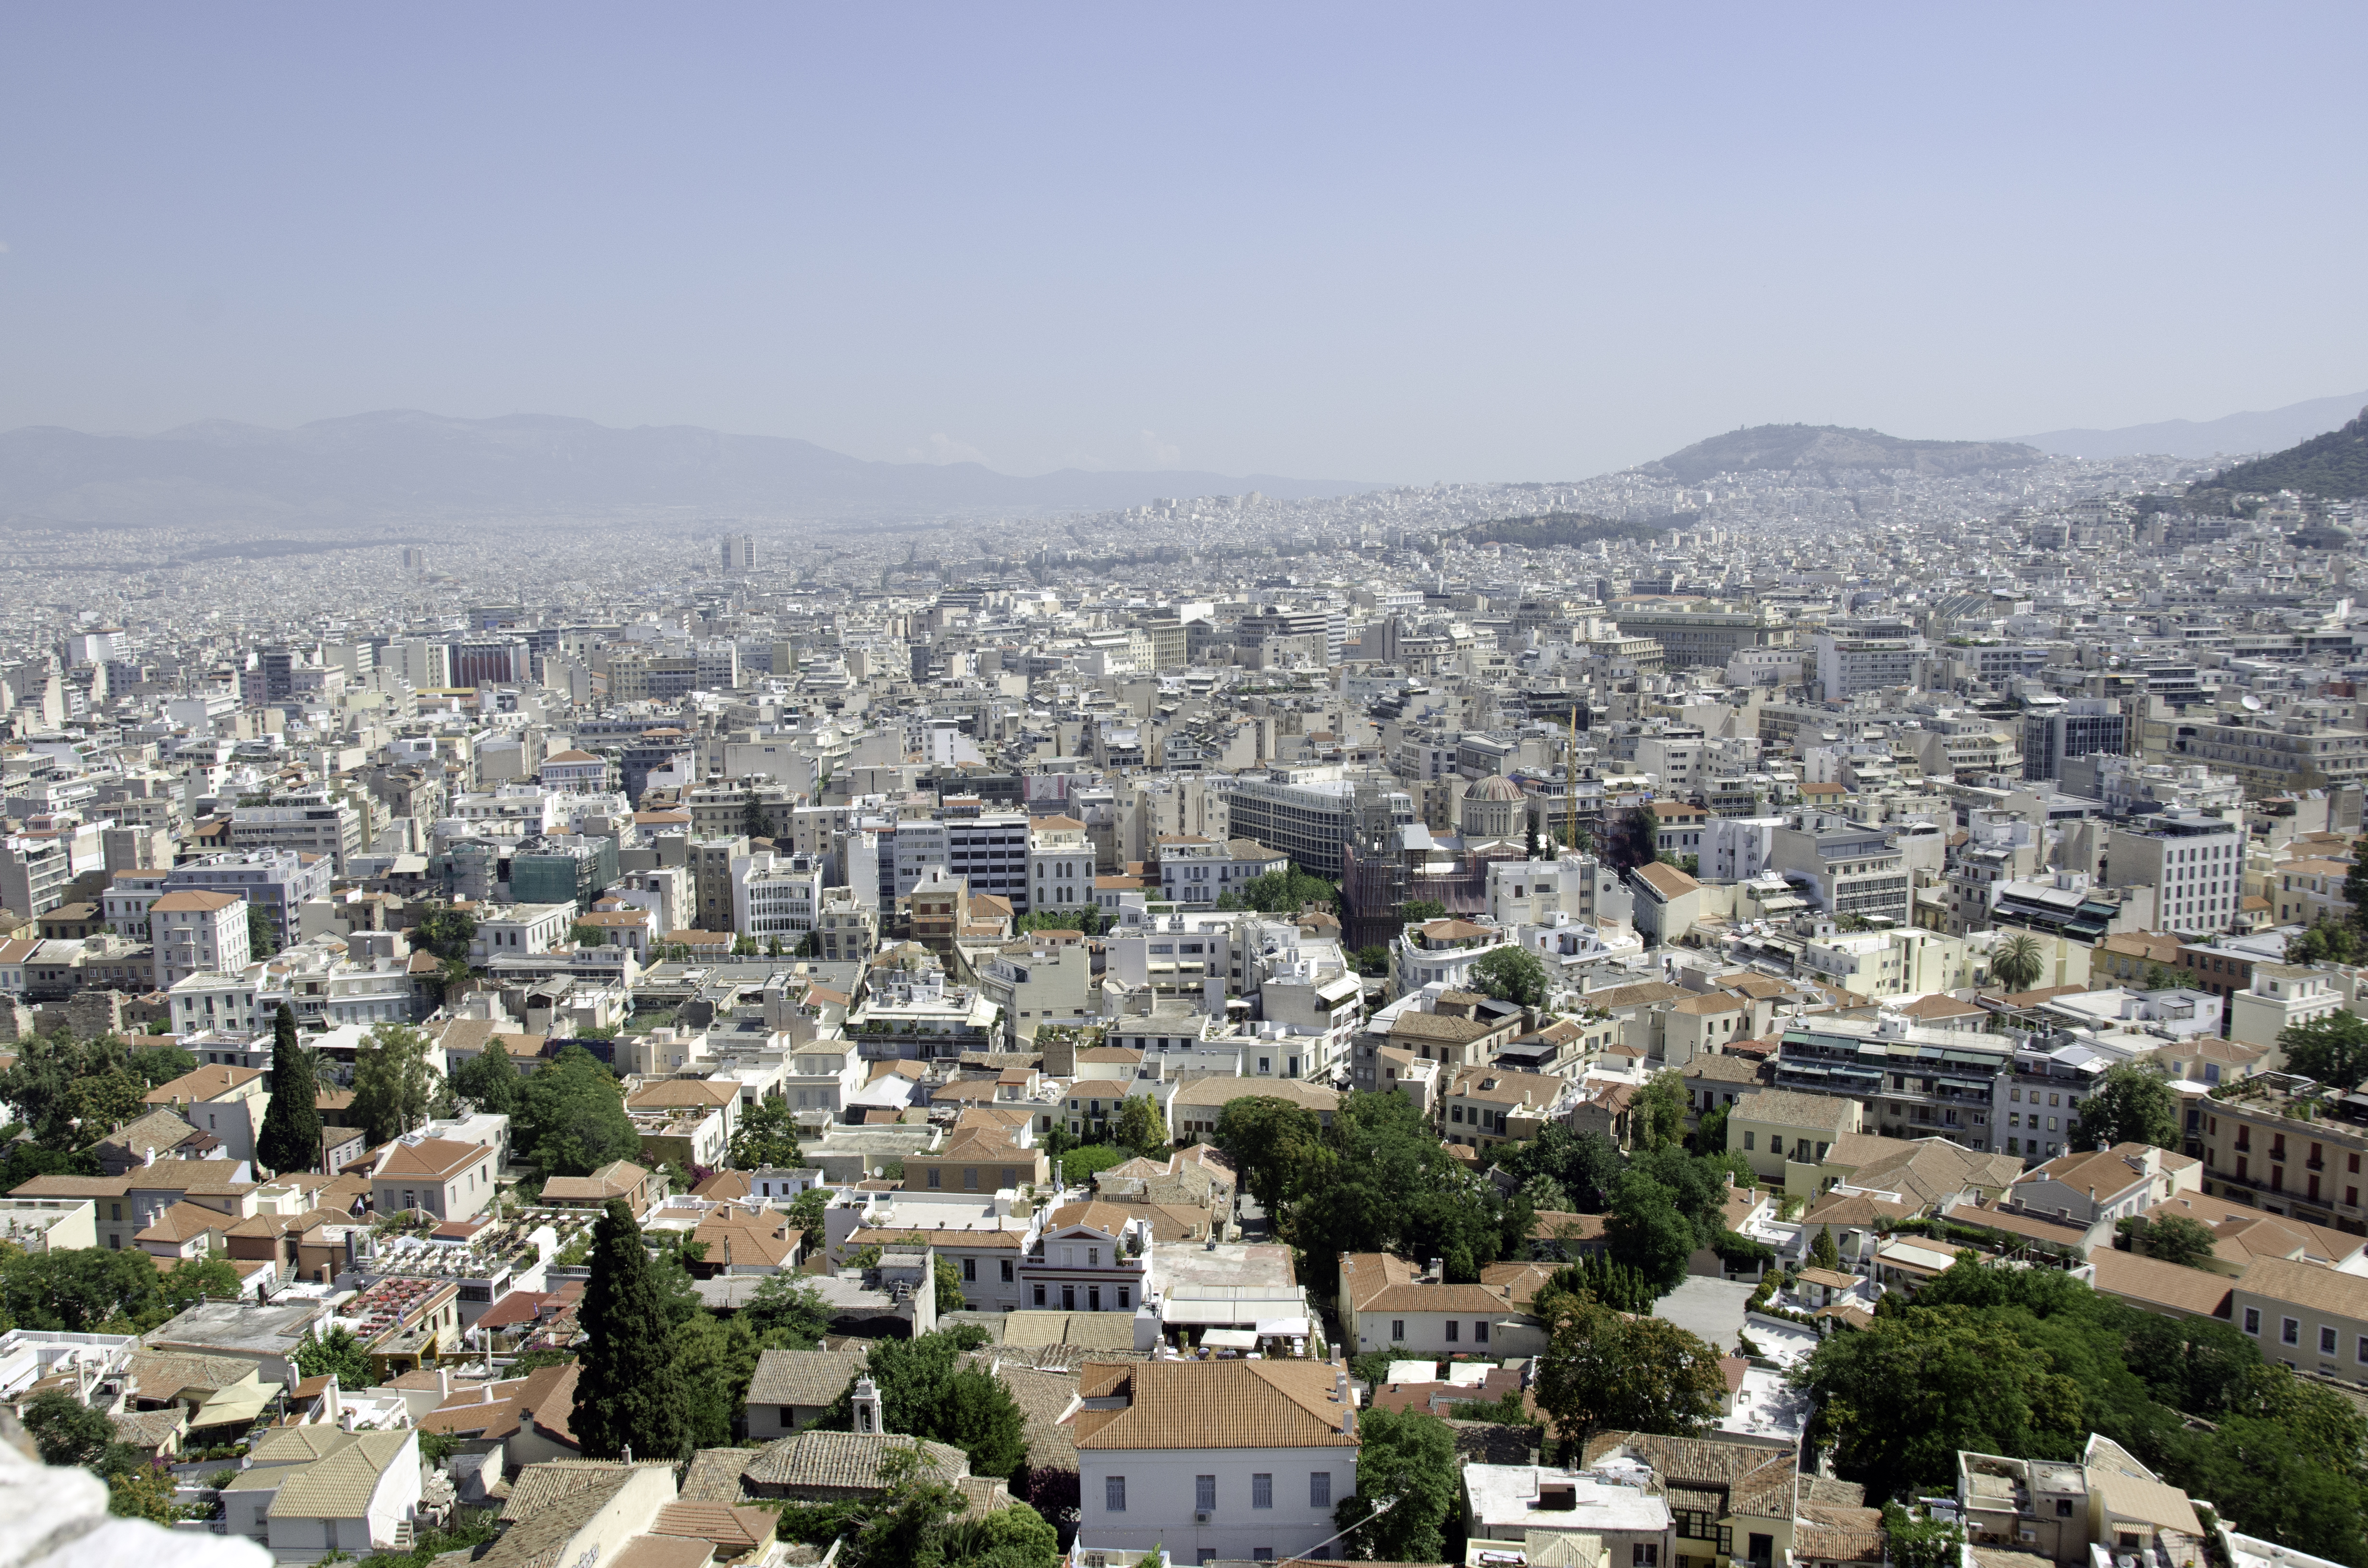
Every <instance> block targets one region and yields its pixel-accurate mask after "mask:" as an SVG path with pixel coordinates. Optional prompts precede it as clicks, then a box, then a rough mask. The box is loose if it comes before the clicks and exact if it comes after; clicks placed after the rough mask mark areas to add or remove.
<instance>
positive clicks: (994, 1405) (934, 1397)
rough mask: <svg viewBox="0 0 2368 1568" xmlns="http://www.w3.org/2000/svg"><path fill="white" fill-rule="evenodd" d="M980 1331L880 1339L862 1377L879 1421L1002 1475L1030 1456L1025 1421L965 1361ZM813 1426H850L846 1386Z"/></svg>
mask: <svg viewBox="0 0 2368 1568" xmlns="http://www.w3.org/2000/svg"><path fill="white" fill-rule="evenodd" d="M984 1340H985V1335H984V1334H982V1333H980V1332H978V1331H976V1330H973V1331H970V1332H969V1333H962V1332H948V1331H945V1330H939V1331H938V1332H937V1333H934V1334H924V1335H919V1336H918V1337H916V1338H913V1339H878V1340H874V1341H872V1343H871V1348H870V1349H869V1350H867V1351H866V1352H865V1354H864V1369H863V1375H864V1376H866V1377H868V1378H870V1379H871V1381H872V1384H873V1386H874V1387H876V1388H878V1389H879V1391H880V1420H881V1424H882V1426H885V1427H886V1428H887V1429H888V1430H889V1431H891V1432H902V1433H905V1434H907V1435H909V1436H912V1437H921V1438H925V1439H927V1440H928V1441H930V1442H933V1443H946V1444H950V1445H951V1446H952V1447H954V1448H957V1449H962V1452H963V1453H965V1454H967V1455H969V1456H970V1468H971V1472H972V1473H973V1474H974V1475H994V1476H1001V1477H1005V1478H1008V1477H1010V1476H1012V1475H1014V1474H1016V1473H1017V1472H1018V1471H1019V1467H1020V1465H1021V1464H1022V1463H1023V1462H1025V1461H1026V1460H1027V1457H1028V1423H1027V1418H1026V1416H1025V1415H1022V1414H1021V1412H1020V1409H1019V1405H1018V1403H1015V1402H1014V1401H1013V1400H1012V1397H1011V1394H1010V1392H1009V1391H1008V1390H1007V1389H1006V1388H1005V1387H1004V1386H1003V1384H1002V1382H1001V1381H999V1380H997V1379H996V1377H995V1375H994V1374H993V1373H992V1372H989V1371H987V1370H985V1369H983V1368H980V1367H977V1366H966V1365H964V1364H963V1352H964V1351H965V1350H968V1349H973V1348H975V1347H976V1346H977V1345H978V1344H980V1343H983V1342H984ZM815 1425H816V1426H820V1427H821V1428H822V1429H824V1430H825V1431H832V1432H846V1431H851V1430H853V1429H854V1426H855V1407H854V1400H853V1388H852V1382H851V1381H850V1385H849V1387H848V1389H846V1390H842V1391H841V1392H840V1393H839V1396H838V1399H837V1402H836V1403H833V1404H832V1405H831V1407H830V1408H829V1409H828V1410H826V1411H825V1412H824V1413H823V1415H821V1417H820V1418H819V1419H818V1420H817V1421H816V1423H815Z"/></svg>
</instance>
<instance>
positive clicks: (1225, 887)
mask: <svg viewBox="0 0 2368 1568" xmlns="http://www.w3.org/2000/svg"><path fill="white" fill-rule="evenodd" d="M1157 848H1158V854H1159V892H1160V896H1161V897H1163V898H1165V899H1167V900H1168V901H1169V902H1170V903H1178V904H1184V905H1193V904H1198V905H1200V906H1201V907H1203V908H1213V907H1214V906H1215V904H1216V903H1217V901H1218V900H1219V899H1221V898H1223V897H1224V895H1225V894H1227V893H1229V892H1230V893H1238V892H1241V891H1242V888H1243V886H1244V885H1245V884H1247V883H1248V882H1250V881H1255V880H1256V879H1258V878H1259V877H1263V876H1266V875H1268V874H1269V872H1278V871H1285V870H1289V869H1291V858H1290V857H1289V856H1287V855H1283V854H1280V853H1278V852H1276V851H1275V850H1272V849H1269V848H1268V847H1267V846H1265V845H1263V844H1260V843H1258V842H1257V841H1256V840H1254V839H1247V838H1235V839H1229V840H1226V841H1224V842H1222V843H1221V842H1219V841H1217V840H1215V839H1209V838H1202V837H1201V836H1199V835H1192V834H1171V835H1164V836H1162V837H1161V838H1160V840H1159V843H1158V846H1157Z"/></svg>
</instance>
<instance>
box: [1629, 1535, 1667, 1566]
mask: <svg viewBox="0 0 2368 1568" xmlns="http://www.w3.org/2000/svg"><path fill="white" fill-rule="evenodd" d="M1628 1561H1629V1562H1630V1563H1631V1564H1633V1568H1657V1565H1658V1563H1659V1562H1660V1561H1661V1549H1660V1547H1659V1546H1658V1545H1656V1544H1655V1543H1654V1542H1652V1541H1649V1540H1640V1541H1638V1542H1637V1543H1636V1544H1635V1546H1634V1548H1632V1549H1631V1551H1630V1552H1629V1557H1628Z"/></svg>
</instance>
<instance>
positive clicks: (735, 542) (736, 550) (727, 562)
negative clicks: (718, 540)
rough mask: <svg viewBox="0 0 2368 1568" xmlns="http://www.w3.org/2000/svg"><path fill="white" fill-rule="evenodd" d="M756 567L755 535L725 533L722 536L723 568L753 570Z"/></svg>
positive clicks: (727, 569)
mask: <svg viewBox="0 0 2368 1568" xmlns="http://www.w3.org/2000/svg"><path fill="white" fill-rule="evenodd" d="M756 569H757V536H756V535H755V534H725V535H724V536H723V570H724V571H726V572H754V571H755V570H756Z"/></svg>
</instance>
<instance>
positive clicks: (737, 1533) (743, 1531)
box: [650, 1499, 781, 1559]
mask: <svg viewBox="0 0 2368 1568" xmlns="http://www.w3.org/2000/svg"><path fill="white" fill-rule="evenodd" d="M780 1520H781V1517H780V1515H779V1514H777V1513H775V1512H774V1511H773V1510H772V1509H770V1508H748V1507H741V1506H734V1505H733V1504H729V1503H685V1502H683V1501H681V1500H680V1499H677V1500H676V1501H674V1502H672V1503H668V1504H667V1505H666V1506H665V1507H663V1508H660V1509H659V1510H658V1517H657V1518H656V1519H655V1520H654V1521H653V1522H652V1523H651V1525H650V1533H651V1534H652V1535H660V1536H682V1537H687V1538H689V1539H690V1540H703V1541H706V1542H708V1543H709V1544H711V1545H712V1546H713V1547H714V1548H715V1551H716V1555H717V1556H719V1557H723V1558H725V1559H730V1558H734V1557H738V1556H741V1555H742V1554H744V1553H746V1551H749V1550H750V1549H751V1548H753V1547H758V1546H762V1545H764V1544H765V1543H766V1542H767V1541H769V1540H772V1539H773V1530H774V1528H775V1527H776V1526H778V1525H779V1524H780Z"/></svg>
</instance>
